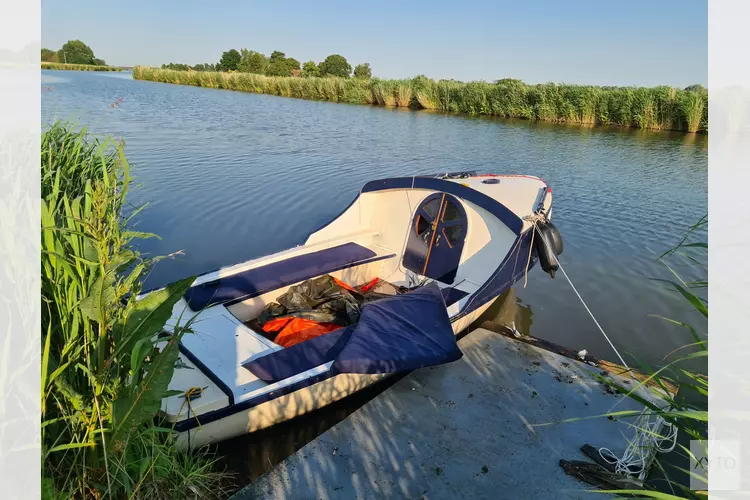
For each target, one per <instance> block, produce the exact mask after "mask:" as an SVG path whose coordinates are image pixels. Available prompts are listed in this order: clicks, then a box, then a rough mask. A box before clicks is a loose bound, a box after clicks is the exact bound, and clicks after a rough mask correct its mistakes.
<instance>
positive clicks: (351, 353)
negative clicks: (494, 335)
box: [243, 283, 462, 383]
mask: <svg viewBox="0 0 750 500" xmlns="http://www.w3.org/2000/svg"><path fill="white" fill-rule="evenodd" d="M461 356H462V353H461V351H460V350H459V348H458V345H457V344H456V337H455V335H454V333H453V328H452V327H451V323H450V319H449V318H448V312H447V310H446V307H445V302H444V301H443V295H442V293H441V292H440V288H439V287H438V286H437V284H435V283H432V284H430V285H427V286H424V287H421V288H419V289H417V290H414V291H412V292H409V293H406V294H402V295H395V296H393V297H388V298H384V299H381V300H378V301H375V302H371V303H368V304H365V305H364V307H363V308H362V314H361V316H360V318H359V322H357V324H356V325H352V326H349V327H346V328H341V329H339V330H336V331H334V332H331V333H328V334H325V335H321V336H320V337H315V338H313V339H310V340H307V341H305V342H302V343H299V344H296V345H294V346H292V347H290V348H288V349H283V350H280V351H276V352H274V353H271V354H269V355H267V356H264V357H262V358H258V359H256V360H254V361H251V362H249V363H246V364H245V365H243V366H244V367H245V368H247V369H248V370H250V371H251V372H252V373H253V374H254V375H255V376H256V377H258V378H259V379H261V380H263V381H265V382H269V383H273V382H278V381H280V380H284V379H286V378H289V377H292V376H294V375H297V374H299V373H302V372H304V371H307V370H309V369H311V368H314V367H316V366H319V365H322V364H324V363H327V362H329V361H333V365H332V367H331V372H332V373H334V374H335V373H368V374H375V373H392V372H400V371H409V370H414V369H417V368H422V367H425V366H432V365H439V364H442V363H448V362H450V361H455V360H457V359H459V358H461Z"/></svg>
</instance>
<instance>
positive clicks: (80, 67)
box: [42, 62, 122, 71]
mask: <svg viewBox="0 0 750 500" xmlns="http://www.w3.org/2000/svg"><path fill="white" fill-rule="evenodd" d="M42 69H61V70H67V71H122V68H116V67H114V66H95V65H93V64H65V63H52V62H43V63H42Z"/></svg>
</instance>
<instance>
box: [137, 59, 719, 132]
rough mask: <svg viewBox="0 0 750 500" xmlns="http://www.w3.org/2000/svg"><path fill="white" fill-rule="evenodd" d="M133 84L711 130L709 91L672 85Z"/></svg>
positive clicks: (182, 75) (240, 78)
mask: <svg viewBox="0 0 750 500" xmlns="http://www.w3.org/2000/svg"><path fill="white" fill-rule="evenodd" d="M133 78H135V79H138V80H149V81H154V82H162V83H177V84H182V85H195V86H199V87H209V88H222V89H229V90H239V91H243V92H255V93H259V94H271V95H277V96H283V97H295V98H298V99H314V100H323V101H332V102H346V103H350V104H371V105H376V106H394V107H405V108H412V109H431V110H437V111H440V112H443V113H465V114H470V115H487V116H499V117H506V118H521V119H526V120H535V121H544V122H554V123H571V124H578V125H584V126H594V125H610V126H619V127H632V128H639V129H647V130H680V131H685V132H707V131H708V92H707V91H706V90H705V89H689V90H681V89H676V88H672V87H666V86H661V87H652V88H646V87H595V86H590V85H566V84H556V83H545V84H538V85H529V84H527V83H524V82H522V81H520V80H512V79H505V80H499V81H497V82H496V83H487V82H468V83H464V82H457V81H454V80H439V81H435V80H431V79H429V78H426V77H424V76H418V77H416V78H412V79H405V80H382V79H378V78H373V79H371V80H369V79H368V80H363V79H357V78H353V79H347V78H332V77H326V78H316V77H311V78H294V77H275V76H264V75H256V74H250V73H211V72H204V71H200V72H199V71H175V70H168V69H158V68H149V67H143V66H136V67H135V68H134V69H133Z"/></svg>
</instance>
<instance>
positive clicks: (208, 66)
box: [193, 63, 216, 71]
mask: <svg viewBox="0 0 750 500" xmlns="http://www.w3.org/2000/svg"><path fill="white" fill-rule="evenodd" d="M193 70H194V71H216V66H215V65H213V64H211V63H205V64H203V63H200V64H196V65H195V66H193Z"/></svg>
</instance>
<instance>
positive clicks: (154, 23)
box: [42, 0, 708, 87]
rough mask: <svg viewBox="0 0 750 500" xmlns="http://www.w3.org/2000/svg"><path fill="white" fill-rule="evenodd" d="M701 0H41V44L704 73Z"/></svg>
mask: <svg viewBox="0 0 750 500" xmlns="http://www.w3.org/2000/svg"><path fill="white" fill-rule="evenodd" d="M707 10H708V7H707V2H706V1H705V0H682V1H675V0H648V1H642V0H628V1H610V0H597V1H593V0H585V1H584V0H565V1H563V0H546V1H544V0H538V1H530V2H524V1H521V0H516V1H499V0H498V1H492V0H460V1H443V0H433V1H419V2H416V1H412V2H407V1H406V0H402V1H393V0H379V1H375V2H362V1H354V0H349V1H339V0H336V1H326V0H318V1H309V0H307V1H305V0H294V1H292V0H275V1H264V2H257V1H250V0H242V1H239V0H238V1H223V0H215V1H205V0H202V1H197V0H180V1H178V0H157V1H154V0H149V1H145V0H129V1H127V2H109V1H106V2H102V1H93V0H78V1H75V2H71V1H64V0H44V1H43V3H42V46H43V47H48V48H51V49H55V50H57V49H59V48H60V47H61V46H62V44H63V43H64V42H65V41H66V40H68V39H76V38H78V39H81V40H83V41H84V42H86V43H87V44H88V45H90V46H91V48H92V49H94V52H95V54H96V56H97V57H100V58H102V59H105V60H106V61H107V63H109V64H115V65H123V66H132V65H135V64H144V65H161V64H162V63H166V62H182V63H188V64H195V63H199V62H216V61H218V60H219V58H220V57H221V53H222V52H223V51H224V50H227V49H230V48H236V49H240V48H243V47H244V48H248V49H252V50H258V51H260V52H264V53H265V54H267V55H268V54H270V53H271V51H273V50H281V51H282V52H285V53H286V54H287V56H289V57H294V58H296V59H298V60H299V61H301V62H304V61H307V60H310V59H312V60H315V61H321V60H323V59H324V58H325V57H326V56H327V55H328V54H331V53H340V54H342V55H343V56H345V57H346V58H347V59H348V60H349V62H350V63H351V64H352V65H354V64H356V63H360V62H369V63H370V64H371V65H372V68H373V72H374V74H375V75H376V76H380V77H384V78H402V77H410V76H414V75H417V74H425V75H427V76H430V77H432V78H455V79H457V80H465V81H468V80H487V81H492V80H496V79H498V78H520V79H522V80H525V81H527V82H530V83H538V82H547V81H555V82H566V83H581V84H584V83H588V84H596V85H646V86H653V85H660V84H666V85H673V86H678V87H684V86H687V85H690V84H693V83H700V84H703V85H705V84H706V83H707V79H708V76H707V59H708V17H707V16H708V11H707Z"/></svg>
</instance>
